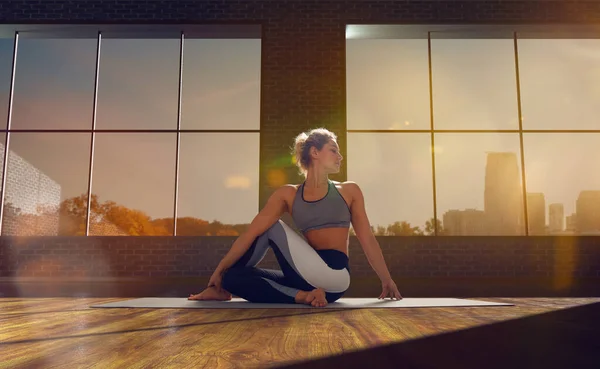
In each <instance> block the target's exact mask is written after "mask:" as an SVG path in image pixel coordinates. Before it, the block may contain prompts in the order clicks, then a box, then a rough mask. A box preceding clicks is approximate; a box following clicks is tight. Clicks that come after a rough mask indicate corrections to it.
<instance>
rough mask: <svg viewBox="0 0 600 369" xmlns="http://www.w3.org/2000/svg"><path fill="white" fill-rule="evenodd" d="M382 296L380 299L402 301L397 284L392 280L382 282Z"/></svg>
mask: <svg viewBox="0 0 600 369" xmlns="http://www.w3.org/2000/svg"><path fill="white" fill-rule="evenodd" d="M381 289H382V292H381V295H379V299H385V298H386V297H391V298H392V300H393V299H397V300H401V299H402V295H400V291H398V287H397V286H396V283H394V281H393V280H392V279H388V280H385V281H382V282H381Z"/></svg>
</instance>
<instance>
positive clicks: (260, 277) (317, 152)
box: [189, 128, 402, 307]
mask: <svg viewBox="0 0 600 369" xmlns="http://www.w3.org/2000/svg"><path fill="white" fill-rule="evenodd" d="M336 141H337V137H336V135H335V134H333V133H332V132H330V131H328V130H326V129H323V128H318V129H313V130H311V131H310V132H308V133H301V134H300V135H298V136H297V137H296V139H295V147H294V154H295V157H296V163H297V165H298V167H299V168H300V171H301V173H302V174H303V175H304V176H305V178H306V180H305V181H304V183H302V184H301V185H284V186H282V187H280V188H278V189H277V190H276V191H275V192H274V193H273V194H272V195H271V197H270V198H269V200H268V201H267V204H266V205H265V207H264V208H263V209H262V210H261V211H260V212H259V214H258V215H257V216H256V217H255V218H254V220H253V221H252V223H251V224H250V226H249V227H248V230H247V231H246V232H245V233H243V234H242V235H240V236H239V237H238V238H237V240H236V241H235V242H234V243H233V245H232V247H231V250H230V251H229V252H228V253H227V255H225V257H224V258H223V260H222V261H221V262H220V263H219V265H218V266H217V268H216V270H215V271H214V273H213V275H212V276H211V278H210V280H209V282H208V288H207V289H205V290H204V291H202V292H201V293H199V294H197V295H190V297H189V300H220V301H225V300H231V297H232V294H233V295H236V296H239V297H241V298H243V299H245V300H247V301H250V302H259V303H292V304H293V303H299V304H308V305H311V306H315V307H323V306H325V305H327V303H331V302H334V301H336V300H337V299H339V298H340V297H342V296H343V294H344V292H345V291H346V290H347V289H348V287H349V285H350V274H349V266H348V235H349V228H350V224H351V223H352V226H353V227H354V231H355V232H356V235H357V237H358V239H359V241H360V243H361V245H362V248H363V250H364V251H365V254H366V256H367V259H368V260H369V263H370V264H371V266H372V267H373V269H374V270H375V272H376V273H377V275H378V276H379V278H380V279H381V282H382V289H383V291H382V293H381V295H380V296H379V298H380V299H381V298H386V297H388V296H389V297H391V298H392V299H394V298H395V299H401V298H402V296H401V295H400V292H399V291H398V287H396V284H395V283H394V281H393V280H392V278H391V276H390V273H389V272H388V270H387V267H386V265H385V261H384V258H383V255H382V253H381V248H380V247H379V244H378V243H377V240H376V239H375V237H374V236H373V233H372V232H371V226H370V224H369V220H368V218H367V215H366V212H365V205H364V198H363V195H362V192H361V189H360V188H359V187H358V185H357V184H356V183H354V182H350V181H349V182H344V183H339V182H333V181H331V180H329V178H328V176H329V174H331V173H337V172H339V170H340V163H341V161H342V156H341V155H340V152H339V147H338V144H337V142H336ZM284 212H289V213H290V214H291V216H292V218H293V220H294V223H295V224H296V226H297V227H298V228H299V229H300V231H301V232H302V234H303V236H304V238H305V239H303V238H302V237H301V236H300V235H298V234H297V233H296V232H294V231H293V230H292V229H291V228H290V227H289V226H287V225H286V224H285V223H284V222H282V221H281V220H280V217H281V216H282V215H283V214H284ZM269 247H271V248H272V249H273V251H274V253H275V256H276V257H277V261H278V262H279V265H280V266H281V270H270V269H260V268H256V265H257V264H258V263H259V262H260V261H261V260H262V259H263V257H264V256H265V254H266V252H267V250H268V248H269Z"/></svg>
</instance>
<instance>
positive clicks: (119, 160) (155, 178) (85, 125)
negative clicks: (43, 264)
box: [0, 26, 261, 236]
mask: <svg viewBox="0 0 600 369" xmlns="http://www.w3.org/2000/svg"><path fill="white" fill-rule="evenodd" d="M66 28H68V27H66ZM9 33H10V32H8V31H7V30H6V29H3V30H2V32H1V33H0V34H1V35H4V36H5V38H4V39H0V105H1V106H0V114H2V116H3V117H5V118H8V119H5V120H4V121H3V122H4V123H2V126H3V127H2V128H3V129H2V131H1V132H0V144H1V148H2V150H1V154H2V157H3V156H4V152H5V151H6V152H7V153H8V156H7V159H6V160H3V163H4V162H5V163H6V165H3V168H4V171H2V172H1V173H0V179H2V181H1V182H0V183H2V184H4V187H5V188H4V189H3V191H2V200H3V201H2V205H3V207H2V213H1V214H2V217H1V220H2V223H1V224H2V227H1V230H2V235H18V236H21V235H69V236H71V235H123V236H126V235H136V236H137V235H142V236H143V235H146V236H148V235H149V236H152V235H157V236H161V235H194V236H198V235H236V234H239V233H240V232H241V231H243V229H244V228H245V227H246V226H247V224H248V223H249V222H250V221H251V219H252V217H253V216H254V215H255V214H256V212H257V210H258V170H259V165H258V138H259V110H260V106H259V104H260V56H261V42H260V29H257V28H256V27H254V26H228V27H227V29H222V28H220V27H215V26H194V27H186V28H184V29H178V28H177V27H174V26H165V27H162V28H156V29H149V28H148V27H144V29H140V30H137V27H135V26H134V27H130V26H125V27H121V26H108V27H102V31H101V32H100V31H99V30H98V29H94V27H91V26H90V27H80V28H79V29H78V28H77V27H75V28H73V31H72V32H70V31H65V28H64V27H63V29H58V28H57V29H54V28H53V27H52V26H40V27H33V26H29V27H27V30H24V31H23V30H19V29H18V28H17V29H13V30H12V33H11V34H12V35H13V36H14V37H6V35H7V34H9ZM14 45H16V48H15V47H14ZM13 51H14V52H13ZM13 60H14V61H15V63H13ZM13 76H14V78H11V77H13ZM7 145H8V146H7ZM5 147H7V148H8V150H5ZM4 177H6V178H4ZM232 209H233V210H232Z"/></svg>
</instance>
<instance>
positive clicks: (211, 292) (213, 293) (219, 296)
mask: <svg viewBox="0 0 600 369" xmlns="http://www.w3.org/2000/svg"><path fill="white" fill-rule="evenodd" d="M188 300H205V301H206V300H213V301H229V300H231V294H230V293H229V292H227V291H225V290H223V289H222V290H221V292H219V291H218V290H217V289H216V288H215V287H214V286H212V287H208V288H207V289H205V290H204V291H202V292H200V293H199V294H196V295H190V297H188Z"/></svg>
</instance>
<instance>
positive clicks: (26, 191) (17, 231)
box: [0, 143, 62, 236]
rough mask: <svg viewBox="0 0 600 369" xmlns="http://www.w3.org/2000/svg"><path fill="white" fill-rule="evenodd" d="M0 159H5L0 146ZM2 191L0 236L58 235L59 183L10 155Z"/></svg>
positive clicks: (2, 147)
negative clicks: (4, 186) (0, 229)
mask: <svg viewBox="0 0 600 369" xmlns="http://www.w3.org/2000/svg"><path fill="white" fill-rule="evenodd" d="M0 158H4V144H3V143H0ZM0 177H1V173H0ZM5 190H6V193H5V195H4V215H3V219H2V235H3V236H34V235H35V236H56V235H58V225H59V213H58V209H59V206H60V199H61V190H62V189H61V185H60V184H59V183H57V182H56V181H54V180H53V179H52V178H50V177H49V176H48V175H46V174H45V173H43V172H42V171H40V170H39V169H38V168H36V167H35V166H34V165H32V164H31V163H29V162H28V161H27V160H25V159H23V158H22V157H21V156H19V155H17V154H16V153H15V152H14V151H9V155H8V167H7V175H6V189H5Z"/></svg>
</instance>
